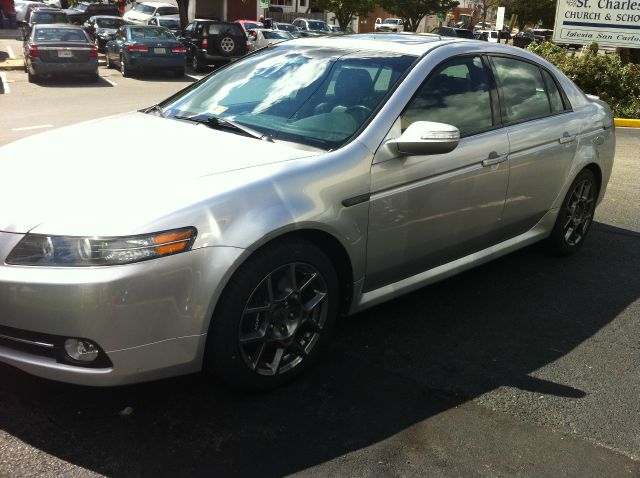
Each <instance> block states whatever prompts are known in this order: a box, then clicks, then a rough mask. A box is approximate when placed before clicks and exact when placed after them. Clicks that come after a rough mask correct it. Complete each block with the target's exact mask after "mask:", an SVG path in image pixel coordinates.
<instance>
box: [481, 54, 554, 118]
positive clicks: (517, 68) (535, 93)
mask: <svg viewBox="0 0 640 478" xmlns="http://www.w3.org/2000/svg"><path fill="white" fill-rule="evenodd" d="M493 63H494V66H495V70H496V76H497V77H498V82H499V84H500V89H501V90H502V100H503V113H504V114H505V119H506V122H507V123H517V122H521V121H527V120H531V119H535V118H541V117H543V116H546V115H549V114H551V107H550V106H549V99H548V97H547V92H546V86H545V84H544V82H543V81H542V75H541V73H540V68H538V67H537V66H536V65H532V64H531V63H526V62H524V61H519V60H514V59H512V58H500V57H496V58H493Z"/></svg>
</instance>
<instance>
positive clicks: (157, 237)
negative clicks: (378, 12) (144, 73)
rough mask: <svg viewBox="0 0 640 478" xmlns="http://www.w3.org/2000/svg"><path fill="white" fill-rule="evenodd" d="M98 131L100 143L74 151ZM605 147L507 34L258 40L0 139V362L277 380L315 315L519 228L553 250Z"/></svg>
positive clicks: (607, 118) (415, 279) (326, 339)
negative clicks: (168, 85)
mask: <svg viewBox="0 0 640 478" xmlns="http://www.w3.org/2000/svg"><path fill="white" fill-rule="evenodd" d="M124 28H127V29H130V28H135V27H124ZM147 28H150V27H147ZM238 28H239V27H238ZM442 121H446V124H445V123H442ZM130 132H131V133H133V134H123V133H130ZM115 137H117V138H118V148H119V151H121V152H123V154H113V151H112V150H109V149H108V148H96V147H95V144H96V138H115ZM154 138H174V139H175V138H178V139H179V140H175V141H165V142H164V143H163V144H162V148H157V142H154V141H151V140H152V139H154ZM70 144H72V145H73V147H69V145H70ZM185 144H188V145H189V148H190V149H191V150H192V151H197V152H198V154H194V155H187V156H185V155H184V150H185V149H184V148H185ZM614 150H615V128H614V123H613V117H612V114H611V110H610V109H609V107H608V106H607V105H606V104H605V103H604V102H602V101H600V100H598V99H595V98H594V97H588V96H586V95H585V94H584V93H582V91H581V90H580V89H579V88H578V87H577V86H575V85H574V84H573V83H572V82H571V80H569V79H568V78H567V77H566V76H564V75H563V74H562V72H561V71H560V70H558V69H557V68H555V67H554V66H553V65H551V64H550V63H548V62H546V61H545V60H544V59H542V58H540V57H539V56H537V55H535V54H533V53H531V52H528V51H525V50H520V49H516V48H513V47H510V46H506V45H501V44H491V45H489V44H487V43H482V42H476V41H466V40H457V39H451V38H437V37H435V36H421V35H412V34H406V35H394V36H389V37H388V38H385V37H384V36H381V35H349V36H343V37H338V38H335V37H325V38H318V39H315V40H314V41H313V42H309V41H308V40H305V39H299V40H292V41H289V42H286V43H281V44H279V45H275V46H274V47H273V48H269V49H265V50H262V51H260V52H257V53H256V54H254V55H248V56H247V57H245V58H243V59H241V60H239V61H237V62H235V63H233V64H231V65H229V66H227V67H226V68H222V69H220V70H218V71H216V72H213V73H212V74H211V75H209V76H208V77H207V78H206V79H204V80H203V81H201V82H199V83H196V84H195V85H193V86H192V87H190V88H187V89H184V90H182V91H180V92H178V93H177V94H174V95H172V96H171V97H170V98H168V99H167V100H165V101H162V102H160V103H159V104H157V105H154V106H151V107H149V108H148V109H146V110H144V111H142V112H133V113H129V114H124V115H118V116H115V117H111V118H104V119H100V120H94V121H91V122H86V123H82V124H79V125H76V126H71V127H65V128H61V129H58V130H54V131H50V132H46V133H41V134H38V135H35V136H32V137H29V138H26V139H22V140H20V141H18V142H15V143H13V144H10V145H7V146H4V147H2V148H0V162H1V163H2V164H3V171H4V172H5V174H7V175H8V177H12V178H28V181H29V185H30V188H29V198H28V199H29V200H28V201H26V200H25V201H17V202H16V198H19V197H22V196H24V194H25V191H24V181H8V182H5V184H4V185H3V187H2V188H0V203H2V204H14V207H9V208H0V231H2V232H0V278H1V280H0V297H1V298H2V300H0V334H1V335H0V343H2V346H1V347H0V360H1V361H3V362H6V363H8V364H11V365H13V366H16V367H19V368H21V369H23V370H25V371H27V372H30V373H33V374H36V375H40V376H43V377H47V378H50V379H55V380H62V381H67V382H72V383H78V384H85V385H102V386H105V385H120V384H124V383H131V382H139V381H143V380H156V379H159V378H163V377H169V376H173V375H179V374H185V373H191V372H196V371H199V370H201V369H205V370H206V371H207V372H210V373H212V374H214V375H215V376H217V377H220V378H222V379H224V380H226V381H227V382H229V383H231V384H233V385H234V386H240V387H245V388H250V389H260V390H264V389H268V388H272V387H275V386H278V385H280V384H282V383H284V382H286V381H288V380H291V379H292V378H294V377H296V376H297V375H299V374H300V373H302V372H303V371H304V370H305V369H306V368H307V367H308V366H309V365H311V364H312V363H313V362H314V361H316V360H318V359H319V358H320V357H321V353H322V351H323V349H326V348H327V346H328V345H329V344H330V340H331V337H330V335H331V330H332V325H333V323H334V321H335V319H336V317H337V316H338V314H345V315H347V314H353V313H356V312H359V311H362V310H364V309H366V308H367V307H371V306H373V305H376V304H379V303H381V302H383V301H386V300H390V299H393V298H395V297H398V296H400V295H402V294H405V293H407V292H410V291H415V290H417V289H418V288H420V287H423V286H425V285H428V284H431V283H433V282H436V281H438V280H441V279H443V278H446V277H449V276H451V275H453V274H456V273H459V272H461V271H464V270H467V269H470V268H472V267H474V266H476V265H479V264H483V263H485V262H487V261H489V260H491V259H494V258H497V257H500V256H503V255H505V254H508V253H510V252H512V251H514V250H516V249H518V248H522V247H525V246H527V245H529V244H532V243H534V242H536V241H542V240H545V241H547V244H548V246H549V247H550V248H552V249H553V250H555V251H556V252H558V253H561V254H564V255H567V254H572V253H575V252H577V251H578V250H579V249H580V248H581V246H582V245H583V244H584V243H585V241H586V240H588V237H587V236H588V233H589V228H590V225H591V221H592V219H593V214H594V211H595V208H596V205H597V204H598V203H599V202H600V201H601V200H602V198H603V196H604V193H605V190H606V187H607V183H608V181H609V177H610V174H611V169H612V164H613V158H614ZM25 151H28V152H29V157H28V160H27V159H26V158H25ZM87 151H91V155H92V156H91V161H87ZM150 152H152V153H150ZM132 158H133V159H132ZM52 165H55V167H52ZM74 175H75V176H74ZM97 176H99V177H100V181H87V180H86V179H87V178H90V177H97ZM76 177H77V180H76ZM61 184H65V187H64V188H61V187H60V185H61ZM114 185H117V188H118V193H117V194H114V191H113V188H114ZM596 252H597V251H595V252H592V257H594V255H595V256H597V254H596ZM575 265H576V263H575V262H573V263H571V262H569V263H567V264H566V265H565V266H564V267H574V266H575ZM493 279H494V278H492V280H493ZM541 280H543V278H541Z"/></svg>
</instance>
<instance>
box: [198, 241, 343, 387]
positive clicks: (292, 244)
mask: <svg viewBox="0 0 640 478" xmlns="http://www.w3.org/2000/svg"><path fill="white" fill-rule="evenodd" d="M292 271H295V272H292ZM292 277H295V279H292ZM269 282H270V283H271V294H269V285H268V284H269ZM294 282H295V285H293V283H294ZM338 295H339V292H338V279H337V275H336V272H335V269H334V267H333V265H332V263H331V260H330V259H329V257H328V256H327V255H326V254H325V253H324V252H323V251H322V250H320V249H318V248H317V247H316V246H314V245H313V244H311V243H309V242H306V241H302V240H284V241H281V242H279V243H277V244H273V245H270V246H266V247H265V248H263V249H261V250H259V251H257V252H256V253H255V254H254V255H253V256H251V257H250V258H249V259H248V260H247V261H246V262H245V263H244V264H243V265H242V266H241V267H240V269H238V271H237V272H236V273H235V274H234V275H233V277H232V278H231V280H230V281H229V283H228V284H227V286H226V288H225V290H224V292H223V294H222V296H221V299H220V301H219V302H218V305H217V307H216V310H215V313H214V316H213V318H212V321H211V324H210V326H209V333H208V335H207V347H206V353H205V363H204V369H205V371H207V372H209V373H212V374H213V375H215V376H216V377H218V378H220V379H222V380H223V381H224V382H226V383H227V384H228V385H230V386H231V387H233V388H238V389H242V390H252V391H265V390H270V389H272V388H275V387H278V386H280V385H282V384H284V383H286V382H288V381H290V380H292V379H293V378H295V377H297V376H298V375H300V374H301V373H302V372H304V370H306V369H307V368H308V367H309V366H311V365H312V364H313V363H314V362H315V361H316V360H317V359H318V357H319V355H320V354H321V353H322V349H323V348H325V347H326V345H327V343H328V340H329V339H330V336H331V331H332V328H333V324H334V322H335V318H336V316H337V313H338V303H339V297H338ZM267 304H268V305H267ZM305 306H306V308H305ZM249 308H256V309H260V310H257V311H255V312H247V310H248V309H249Z"/></svg>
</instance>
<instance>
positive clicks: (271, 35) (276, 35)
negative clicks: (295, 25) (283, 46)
mask: <svg viewBox="0 0 640 478" xmlns="http://www.w3.org/2000/svg"><path fill="white" fill-rule="evenodd" d="M262 34H263V35H264V37H265V38H267V39H276V40H291V35H289V34H288V33H286V32H279V31H273V32H270V31H267V30H265V31H263V32H262Z"/></svg>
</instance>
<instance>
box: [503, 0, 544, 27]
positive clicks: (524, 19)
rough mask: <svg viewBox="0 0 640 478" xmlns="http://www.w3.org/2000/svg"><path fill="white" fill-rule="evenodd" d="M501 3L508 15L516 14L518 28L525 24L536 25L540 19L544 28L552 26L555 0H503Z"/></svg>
mask: <svg viewBox="0 0 640 478" xmlns="http://www.w3.org/2000/svg"><path fill="white" fill-rule="evenodd" d="M502 4H503V5H504V6H505V7H506V9H507V13H508V14H509V15H511V14H514V13H515V14H516V15H518V26H519V28H520V30H522V29H523V28H524V26H525V25H527V24H530V25H536V24H538V22H540V21H541V20H542V25H543V26H544V27H545V28H553V24H554V23H555V16H556V0H505V1H504V2H502Z"/></svg>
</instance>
